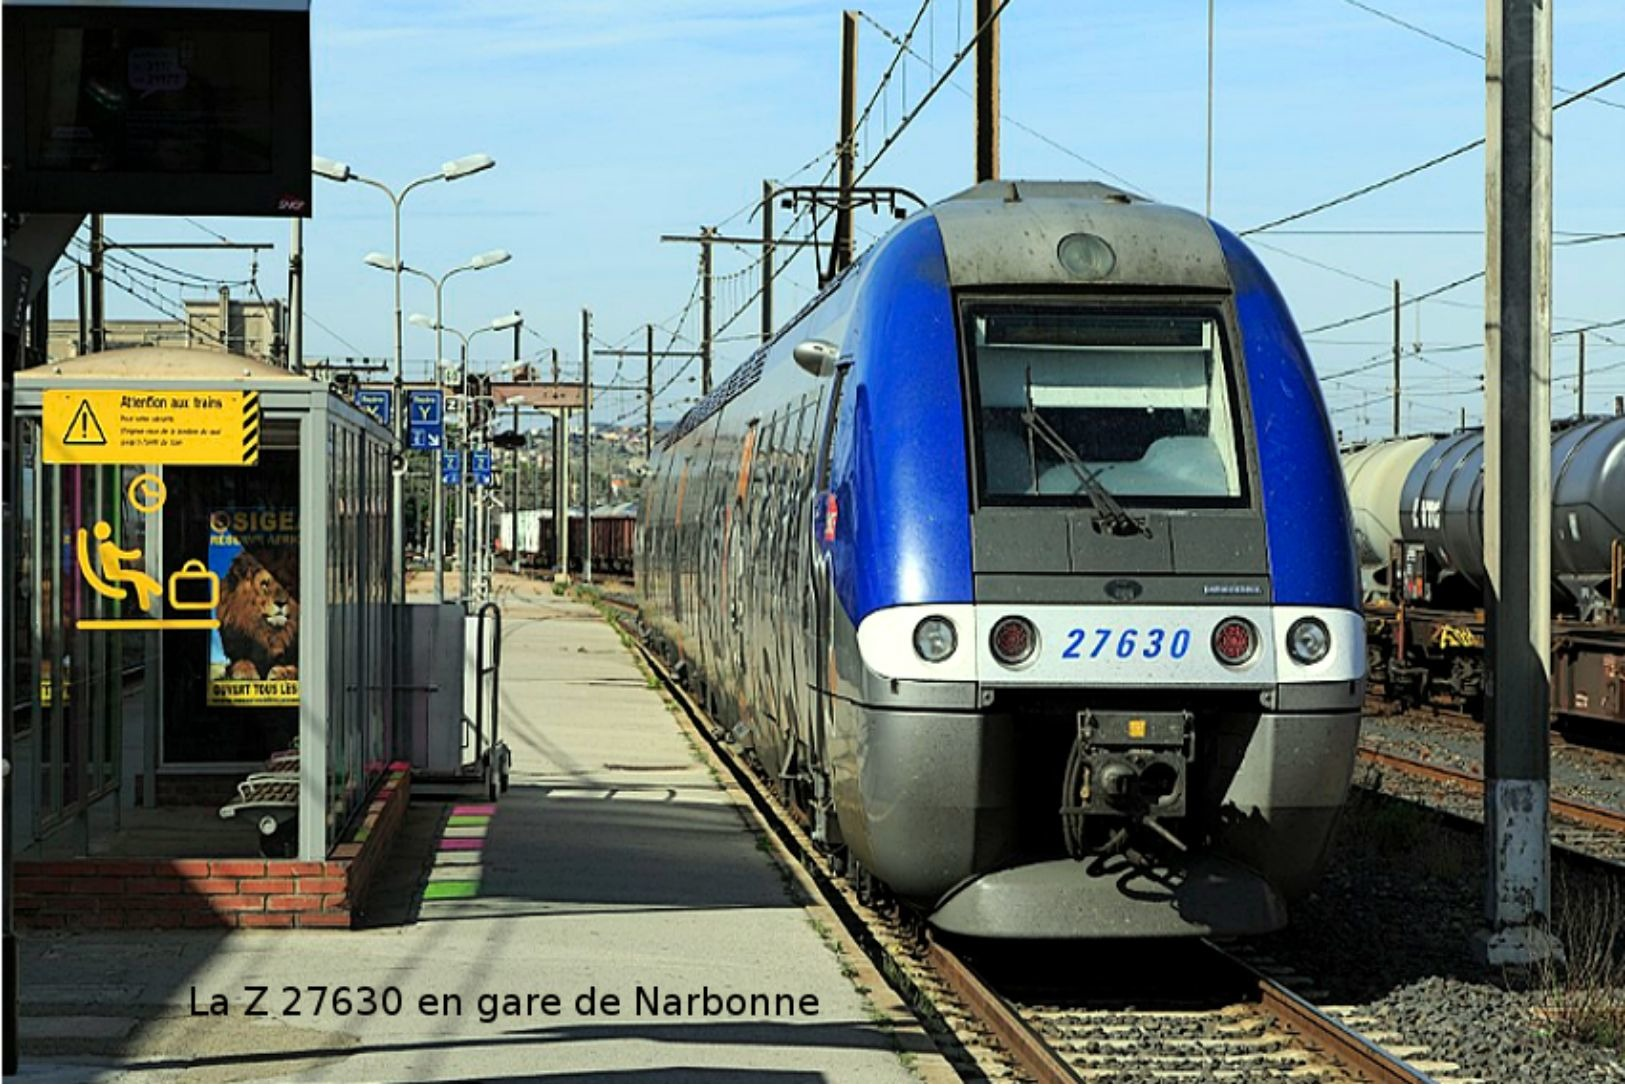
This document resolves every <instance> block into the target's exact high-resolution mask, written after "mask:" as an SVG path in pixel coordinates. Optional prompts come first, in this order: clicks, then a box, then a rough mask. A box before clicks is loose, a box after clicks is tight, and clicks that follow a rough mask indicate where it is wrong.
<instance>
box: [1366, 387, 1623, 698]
mask: <svg viewBox="0 0 1625 1088" xmlns="http://www.w3.org/2000/svg"><path fill="white" fill-rule="evenodd" d="M1343 471H1344V474H1345V476H1346V477H1347V479H1348V488H1349V500H1350V504H1351V506H1352V507H1353V510H1354V519H1355V537H1356V540H1357V543H1358V549H1359V555H1360V565H1361V578H1362V582H1363V585H1364V587H1365V591H1366V600H1367V607H1366V611H1367V636H1368V648H1369V656H1370V668H1371V678H1372V679H1373V680H1374V681H1375V682H1376V683H1378V684H1380V685H1382V687H1383V689H1384V691H1385V692H1386V693H1387V694H1389V695H1390V696H1392V697H1394V698H1395V699H1397V700H1399V701H1401V702H1409V703H1436V704H1446V705H1453V706H1457V707H1459V708H1461V709H1464V710H1467V711H1469V712H1477V711H1478V709H1479V707H1480V704H1481V702H1482V699H1483V694H1484V614H1483V603H1484V584H1485V563H1484V433H1483V431H1482V430H1478V429H1473V430H1463V431H1457V432H1455V433H1454V434H1450V435H1445V436H1442V437H1440V436H1425V437H1420V438H1405V439H1391V440H1389V441H1386V442H1377V443H1373V444H1372V445H1369V446H1365V447H1363V448H1360V449H1357V450H1351V451H1349V452H1347V453H1345V454H1344V455H1343ZM1551 564H1552V605H1553V610H1554V616H1553V643H1552V680H1553V684H1552V709H1553V711H1554V712H1555V713H1557V714H1559V715H1562V716H1565V717H1569V718H1574V719H1580V720H1589V721H1596V722H1606V723H1610V724H1616V725H1625V416H1604V417H1592V418H1587V419H1579V420H1568V421H1564V422H1561V423H1558V424H1556V425H1555V426H1554V427H1553V433H1552V544H1551Z"/></svg>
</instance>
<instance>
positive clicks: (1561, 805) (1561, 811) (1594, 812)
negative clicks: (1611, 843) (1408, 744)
mask: <svg viewBox="0 0 1625 1088" xmlns="http://www.w3.org/2000/svg"><path fill="white" fill-rule="evenodd" d="M1359 754H1360V758H1361V759H1364V760H1367V761H1369V762H1371V763H1375V764H1377V765H1379V766H1382V767H1391V768H1393V769H1394V770H1396V771H1399V772H1401V773H1403V774H1408V775H1411V776H1413V777H1417V778H1428V779H1432V780H1433V781H1435V782H1442V783H1445V784H1447V785H1451V786H1456V787H1459V788H1461V789H1464V790H1466V791H1468V792H1469V793H1474V794H1479V795H1482V794H1483V792H1484V779H1483V778H1482V777H1481V776H1480V775H1476V774H1473V773H1472V772H1471V771H1458V770H1456V769H1455V768H1453V767H1441V766H1439V765H1438V764H1436V763H1428V762H1426V761H1425V760H1420V759H1412V758H1411V757H1409V756H1402V755H1397V754H1395V753H1393V752H1385V751H1383V750H1382V749H1380V748H1373V747H1371V746H1370V745H1366V744H1362V745H1360V748H1359ZM1551 806H1552V815H1554V816H1561V817H1562V818H1564V819H1566V820H1568V821H1570V822H1572V823H1577V824H1581V825H1583V826H1585V827H1590V828H1595V829H1596V830H1599V831H1614V832H1625V812H1620V811H1619V810H1617V809H1611V808H1604V807H1603V806H1601V805H1593V804H1591V803H1589V802H1586V801H1575V800H1572V799H1569V798H1565V797H1553V798H1552V799H1551Z"/></svg>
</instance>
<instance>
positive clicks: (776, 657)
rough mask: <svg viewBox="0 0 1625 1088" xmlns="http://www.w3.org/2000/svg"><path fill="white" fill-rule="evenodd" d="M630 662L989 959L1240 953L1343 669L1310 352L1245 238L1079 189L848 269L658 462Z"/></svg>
mask: <svg viewBox="0 0 1625 1088" xmlns="http://www.w3.org/2000/svg"><path fill="white" fill-rule="evenodd" d="M636 567H637V594H638V598H639V602H640V609H641V614H642V621H643V623H644V625H645V628H646V630H647V631H648V633H649V638H650V641H651V642H652V643H653V645H654V646H655V647H656V649H657V650H658V651H659V652H661V653H663V654H664V655H665V656H666V657H667V658H668V659H669V660H670V661H671V662H672V663H673V664H674V665H675V667H676V669H677V672H678V674H679V675H680V676H682V677H684V678H685V682H686V683H688V684H690V685H691V686H692V687H694V689H695V690H696V691H698V692H699V693H700V695H701V697H702V698H703V699H704V701H705V702H706V703H707V704H708V706H709V709H710V710H711V712H712V713H713V715H714V716H715V717H716V718H717V719H718V721H719V722H720V723H721V724H722V725H723V726H724V727H725V728H727V729H728V730H729V732H730V736H731V737H732V739H733V740H734V741H735V742H736V743H737V744H739V745H740V746H742V747H743V748H744V749H746V750H747V751H748V753H749V754H750V755H751V757H752V758H754V759H755V760H756V761H757V763H758V764H759V765H760V767H761V768H762V769H763V771H764V772H765V776H766V777H767V778H768V779H769V780H770V781H772V782H775V783H777V784H778V787H777V788H778V789H779V790H780V792H781V793H782V794H783V796H784V797H785V799H786V800H787V802H788V803H789V805H790V806H791V807H792V808H793V809H794V810H795V811H796V812H797V813H799V814H800V815H801V817H802V818H803V819H804V820H805V822H806V824H807V826H808V827H809V829H810V831H811V834H812V836H813V837H814V839H815V840H816V841H817V842H819V843H820V844H821V846H822V847H823V848H824V849H826V850H829V851H831V852H833V853H835V854H836V855H837V856H838V858H839V859H840V860H842V861H843V862H844V863H845V864H846V865H847V866H848V871H849V872H851V873H853V874H854V875H855V877H856V878H857V879H858V880H859V882H860V887H861V886H865V885H873V884H883V885H884V886H885V887H886V888H887V889H888V890H889V892H890V894H892V895H894V896H896V897H898V898H900V899H901V900H903V901H905V902H907V903H909V904H911V905H912V906H913V907H915V908H916V909H918V910H920V911H922V912H923V913H924V914H926V915H927V916H928V917H929V920H930V922H931V924H932V925H933V926H935V927H936V928H938V929H939V930H942V931H945V932H949V933H954V934H964V935H974V936H980V937H991V938H1085V937H1142V936H1179V935H1190V934H1202V933H1219V934H1223V933H1256V932H1262V931H1266V930H1270V929H1273V928H1276V927H1278V926H1280V925H1282V924H1283V923H1284V922H1285V919H1286V902H1287V901H1288V899H1289V898H1290V897H1291V896H1293V895H1295V894H1297V893H1300V892H1303V891H1304V890H1305V889H1306V888H1308V887H1309V886H1310V885H1311V884H1312V882H1313V880H1314V879H1315V876H1316V874H1317V871H1318V867H1319V865H1320V864H1321V861H1322V857H1323V854H1324V850H1325V847H1326V844H1327V837H1328V834H1329V833H1330V831H1331V828H1332V825H1333V822H1334V820H1335V818H1336V815H1337V813H1338V810H1339V808H1340V806H1341V805H1342V804H1343V802H1344V798H1345V793H1346V790H1347V786H1348V783H1349V778H1350V773H1351V769H1352V765H1353V760H1354V748H1355V740H1356V734H1357V730H1358V723H1359V706H1360V703H1361V700H1362V697H1363V694H1364V691H1363V687H1364V675H1365V645H1364V629H1363V626H1362V621H1361V616H1360V612H1359V584H1358V575H1357V568H1356V563H1355V557H1354V553H1353V547H1352V544H1351V532H1350V518H1349V509H1348V502H1347V497H1346V494H1345V492H1344V489H1343V484H1342V477H1341V474H1340V472H1339V467H1338V461H1337V451H1336V447H1335V444H1334V441H1333V437H1332V431H1331V428H1330V426H1329V425H1328V422H1327V418H1326V413H1325V409H1324V405H1323V403H1322V401H1321V397H1320V393H1319V390H1318V388H1317V385H1316V382H1315V379H1314V376H1313V373H1312V371H1311V369H1310V364H1309V359H1308V356H1307V353H1306V351H1305V349H1304V346H1303V343H1302V341H1301V340H1300V339H1299V337H1298V334H1297V332H1296V329H1295V327H1294V325H1293V323H1292V319H1291V317H1290V315H1289V313H1288V312H1287V308H1286V305H1285V303H1284V302H1283V300H1282V299H1281V296H1280V295H1279V294H1278V292H1277V291H1276V288H1275V287H1274V285H1273V283H1272V282H1271V281H1270V279H1269V277H1268V275H1267V274H1266V273H1265V271H1264V269H1263V267H1262V266H1261V265H1260V263H1259V262H1258V260H1257V259H1256V258H1255V257H1254V256H1253V254H1252V253H1251V252H1250V251H1249V250H1248V248H1247V247H1246V246H1245V245H1244V244H1243V243H1242V242H1241V241H1240V240H1238V239H1237V238H1236V237H1235V236H1234V235H1232V234H1230V233H1229V232H1227V231H1226V230H1224V229H1223V228H1222V227H1219V226H1217V225H1216V224H1213V223H1211V222H1209V221H1207V220H1205V219H1203V218H1202V217H1200V216H1197V215H1194V214H1191V213H1189V212H1186V211H1183V210H1180V209H1176V208H1172V207H1167V206H1162V205H1158V204H1155V203H1152V202H1149V201H1147V200H1144V199H1141V198H1139V197H1137V196H1133V195H1131V194H1128V193H1125V192H1121V191H1118V190H1116V189H1113V188H1109V187H1107V186H1104V185H1099V184H1093V183H1032V182H988V183H984V184H982V185H979V186H977V187H975V188H973V189H970V190H968V191H966V192H964V193H962V194H960V195H958V196H956V197H953V198H950V199H949V200H946V201H944V202H942V203H940V204H937V205H934V206H932V207H930V208H928V209H926V210H925V211H923V212H920V213H917V214H915V215H914V216H912V217H910V218H909V219H908V220H907V221H905V222H904V223H902V224H901V225H899V226H898V227H896V228H895V229H894V230H892V231H891V232H890V233H889V234H888V235H887V236H886V237H885V238H884V239H882V240H881V241H880V242H878V243H876V244H875V245H874V246H873V247H872V248H871V249H870V250H869V251H868V252H867V253H866V254H865V255H864V256H863V257H862V258H861V259H860V260H859V261H858V262H857V263H855V264H854V265H853V266H852V267H850V268H849V269H847V270H846V271H845V272H844V273H843V274H842V275H841V276H840V277H839V278H837V279H836V280H835V281H833V282H832V283H831V284H830V285H829V286H828V287H827V288H826V289H825V290H824V291H823V292H822V293H821V294H820V295H819V296H818V297H817V298H816V299H815V300H814V301H813V302H812V303H811V304H810V305H809V306H808V307H807V308H806V309H804V310H803V311H802V312H801V313H800V315H798V316H797V317H796V318H795V320H794V321H792V322H791V323H790V324H789V325H788V326H786V327H785V328H784V329H783V330H782V331H781V332H780V333H779V335H778V336H777V337H776V338H775V339H774V340H773V341H771V342H770V343H769V344H767V345H765V346H764V347H763V348H762V349H761V350H760V351H759V352H758V353H757V354H756V355H755V356H754V357H752V358H751V359H750V360H748V361H747V362H746V363H745V364H743V365H742V366H741V367H740V368H739V369H738V370H736V371H735V372H734V373H733V375H732V376H730V377H729V378H728V379H727V381H726V382H724V383H723V384H722V385H721V386H720V387H719V388H717V389H716V390H714V391H713V392H712V393H711V395H710V396H709V397H707V398H706V399H705V400H704V401H703V402H701V403H700V404H698V405H696V406H695V407H694V408H693V409H692V410H691V411H690V412H689V413H688V414H687V415H686V416H685V418H684V419H683V420H682V421H681V422H680V423H679V425H678V426H677V427H676V428H675V429H674V430H673V431H672V432H671V433H670V434H669V435H668V436H667V439H666V441H665V442H664V444H663V445H662V447H661V449H660V451H659V453H658V456H657V458H656V461H655V465H654V469H653V474H652V476H651V478H650V479H649V480H648V481H647V485H646V488H645V491H644V498H643V503H642V518H641V520H640V523H639V526H638V539H637V563H636Z"/></svg>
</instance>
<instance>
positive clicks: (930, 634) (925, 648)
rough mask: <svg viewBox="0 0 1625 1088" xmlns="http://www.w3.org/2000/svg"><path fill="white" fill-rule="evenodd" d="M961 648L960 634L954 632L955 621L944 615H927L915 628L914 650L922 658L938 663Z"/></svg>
mask: <svg viewBox="0 0 1625 1088" xmlns="http://www.w3.org/2000/svg"><path fill="white" fill-rule="evenodd" d="M958 648H959V636H958V635H957V634H955V633H954V625H953V621H952V620H949V619H947V618H945V617H943V616H927V617H925V619H923V620H921V621H920V622H919V625H918V626H916V627H915V628H914V652H915V653H917V654H919V655H920V657H921V659H922V660H925V661H929V662H931V663H932V664H936V663H938V662H941V661H946V660H948V659H949V658H950V657H952V656H954V651H955V650H957V649H958Z"/></svg>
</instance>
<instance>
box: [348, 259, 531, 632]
mask: <svg viewBox="0 0 1625 1088" xmlns="http://www.w3.org/2000/svg"><path fill="white" fill-rule="evenodd" d="M362 259H363V260H364V261H366V262H367V263H368V264H370V265H372V266H373V267H374V268H382V269H383V270H384V271H386V272H394V273H395V275H396V279H397V280H399V278H400V273H402V272H410V273H412V275H414V276H418V277H421V278H422V279H426V280H428V281H429V282H430V283H431V284H433V285H434V325H435V332H434V380H435V386H436V387H437V388H438V387H440V386H442V385H444V384H445V383H444V381H443V380H442V378H441V375H440V367H441V364H442V362H443V361H444V359H445V352H444V350H443V348H442V347H441V338H440V322H441V320H442V317H443V315H444V313H445V310H444V308H443V306H442V295H443V293H444V290H445V286H446V281H447V280H449V279H451V278H452V277H453V276H455V275H457V273H459V272H478V271H480V270H481V269H485V268H495V267H496V266H497V265H499V264H506V263H507V262H508V261H510V260H512V259H513V255H512V254H511V253H509V252H508V251H507V250H505V249H493V250H489V251H487V252H485V253H480V254H477V255H475V256H474V257H472V258H470V259H469V260H468V261H467V262H466V263H464V264H460V265H458V266H457V267H456V268H453V269H451V270H450V271H448V272H446V273H445V274H444V275H441V276H431V275H430V274H429V273H427V272H424V271H422V270H421V269H417V268H413V267H412V266H411V265H409V264H404V263H402V262H401V261H400V260H392V259H391V258H389V257H387V256H385V255H384V254H382V253H369V254H367V255H366V256H365V257H364V258H362ZM440 475H441V473H440V466H439V465H438V464H437V465H434V466H433V468H432V469H431V471H430V479H431V483H430V486H431V487H432V488H433V499H432V501H433V503H434V513H433V516H432V518H431V520H430V526H431V528H430V530H429V531H430V534H431V536H430V539H431V540H433V541H434V543H433V545H432V550H433V552H434V601H435V604H445V603H446V556H445V528H444V526H443V524H442V518H443V517H444V507H445V492H444V489H443V488H444V485H443V483H442V482H441V479H440Z"/></svg>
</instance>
